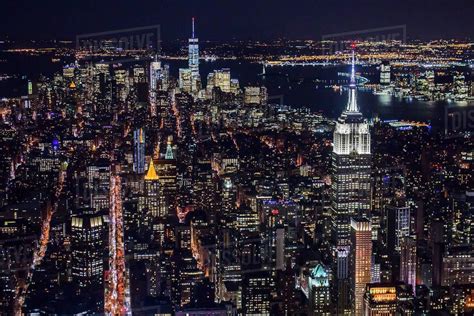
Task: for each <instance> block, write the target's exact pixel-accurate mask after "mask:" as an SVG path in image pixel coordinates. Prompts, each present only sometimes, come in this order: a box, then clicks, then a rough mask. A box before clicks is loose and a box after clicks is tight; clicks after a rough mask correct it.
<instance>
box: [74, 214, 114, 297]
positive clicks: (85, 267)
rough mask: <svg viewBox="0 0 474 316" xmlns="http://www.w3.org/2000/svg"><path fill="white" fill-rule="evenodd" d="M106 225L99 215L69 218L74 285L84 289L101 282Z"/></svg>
mask: <svg viewBox="0 0 474 316" xmlns="http://www.w3.org/2000/svg"><path fill="white" fill-rule="evenodd" d="M106 238H107V224H106V223H105V221H104V218H103V217H102V216H101V215H97V214H84V215H78V216H74V217H72V218H71V251H72V256H71V258H72V266H71V268H72V269H71V273H72V278H73V280H74V281H75V283H76V284H77V285H78V286H79V287H81V288H86V287H89V286H92V285H95V286H97V287H98V286H99V285H100V284H102V282H103V274H104V258H106V256H105V254H106V242H105V241H106V240H107V239H106Z"/></svg>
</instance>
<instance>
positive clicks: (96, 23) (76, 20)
mask: <svg viewBox="0 0 474 316" xmlns="http://www.w3.org/2000/svg"><path fill="white" fill-rule="evenodd" d="M192 16H195V17H196V19H197V34H198V37H199V38H200V39H202V40H204V39H209V40H225V39H232V38H236V39H274V38H279V37H286V38H291V39H300V38H301V39H316V40H317V39H320V38H321V35H323V34H327V33H337V32H346V31H356V30H361V29H367V28H379V27H385V26H391V25H400V24H406V27H407V36H408V38H409V39H437V38H459V39H462V38H466V37H471V38H473V37H474V1H473V0H431V1H428V0H397V1H388V0H377V1H373V0H359V1H356V0H353V1H349V0H340V1H328V0H326V1H320V0H291V1H288V0H241V1H238V0H136V1H135V0H134V1H132V0H128V1H127V0H87V1H81V0H61V1H58V0H44V1H41V0H0V36H2V37H4V36H6V35H7V36H10V37H11V38H18V39H35V38H36V39H37V38H41V39H51V38H70V39H74V37H75V36H76V35H77V34H81V33H91V32H101V31H109V30H115V29H121V28H131V27H138V26H147V25H153V24H160V25H161V27H162V38H163V39H164V40H174V39H176V38H181V39H184V38H187V37H188V36H189V34H190V19H191V17H192Z"/></svg>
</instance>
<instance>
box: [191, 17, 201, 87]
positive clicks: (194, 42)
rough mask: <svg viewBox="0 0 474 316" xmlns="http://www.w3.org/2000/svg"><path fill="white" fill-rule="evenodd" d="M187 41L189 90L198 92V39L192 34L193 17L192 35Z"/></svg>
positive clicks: (199, 80)
mask: <svg viewBox="0 0 474 316" xmlns="http://www.w3.org/2000/svg"><path fill="white" fill-rule="evenodd" d="M188 43H189V47H188V53H189V56H188V67H189V69H190V71H191V92H198V91H199V90H200V89H201V76H200V75H199V40H198V38H197V37H195V34H194V17H193V19H192V35H191V38H190V39H189V41H188Z"/></svg>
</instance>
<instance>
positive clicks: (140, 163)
mask: <svg viewBox="0 0 474 316" xmlns="http://www.w3.org/2000/svg"><path fill="white" fill-rule="evenodd" d="M133 147H134V148H133V171H134V172H136V173H139V174H142V173H144V172H145V132H144V131H143V128H139V129H137V130H135V131H134V132H133Z"/></svg>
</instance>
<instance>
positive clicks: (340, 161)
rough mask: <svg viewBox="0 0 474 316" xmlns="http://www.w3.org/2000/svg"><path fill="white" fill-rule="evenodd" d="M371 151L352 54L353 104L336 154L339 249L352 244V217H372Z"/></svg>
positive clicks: (339, 130) (337, 134)
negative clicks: (358, 99) (359, 104)
mask: <svg viewBox="0 0 474 316" xmlns="http://www.w3.org/2000/svg"><path fill="white" fill-rule="evenodd" d="M370 150H371V149H370V132H369V125H368V124H367V121H366V120H365V119H364V117H363V116H362V113H361V112H360V111H359V108H358V106H357V98H356V81H355V70H354V52H352V71H351V82H350V86H349V100H348V102H347V107H346V110H345V111H344V112H343V113H342V115H341V116H340V117H339V120H338V121H337V123H336V128H335V131H334V147H333V153H332V168H333V179H332V202H331V208H332V227H333V236H334V239H335V242H336V244H337V245H345V244H347V243H348V241H349V234H350V220H351V218H352V217H354V216H356V215H365V216H367V215H369V214H368V213H369V210H370V173H371V151H370Z"/></svg>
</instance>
